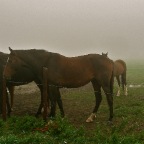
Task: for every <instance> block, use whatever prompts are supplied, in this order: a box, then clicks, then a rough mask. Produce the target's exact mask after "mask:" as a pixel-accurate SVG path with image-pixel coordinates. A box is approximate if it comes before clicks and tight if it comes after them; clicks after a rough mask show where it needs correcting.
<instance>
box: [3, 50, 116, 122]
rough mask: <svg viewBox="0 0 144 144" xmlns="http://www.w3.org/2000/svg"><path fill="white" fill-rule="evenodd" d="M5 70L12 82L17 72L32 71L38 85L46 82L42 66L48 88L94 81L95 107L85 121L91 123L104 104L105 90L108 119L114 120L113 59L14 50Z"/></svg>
mask: <svg viewBox="0 0 144 144" xmlns="http://www.w3.org/2000/svg"><path fill="white" fill-rule="evenodd" d="M9 50H10V54H9V58H8V60H7V64H6V66H5V69H4V77H5V78H6V79H10V78H11V77H12V76H13V75H15V73H16V72H17V70H18V69H22V68H25V69H30V70H31V71H32V73H34V75H35V76H36V77H37V79H38V80H39V82H41V83H42V80H43V76H42V74H43V67H47V68H48V71H47V81H48V85H54V86H56V87H60V88H61V87H66V88H78V87H81V86H84V85H86V84H87V83H89V82H91V83H92V85H93V89H94V94H95V97H96V103H95V107H94V109H93V111H92V113H91V114H90V116H89V117H88V119H87V120H86V122H92V121H93V120H94V119H95V118H96V113H97V111H98V108H99V106H100V103H101V101H102V95H101V88H102V89H103V90H104V92H105V94H106V97H107V102H108V106H109V119H108V121H110V122H111V121H112V118H113V70H114V63H113V61H112V60H110V59H108V58H106V57H103V56H101V55H99V54H87V55H82V56H77V57H66V56H64V55H61V54H59V53H53V52H48V51H46V50H43V49H28V50H12V49H11V48H9Z"/></svg>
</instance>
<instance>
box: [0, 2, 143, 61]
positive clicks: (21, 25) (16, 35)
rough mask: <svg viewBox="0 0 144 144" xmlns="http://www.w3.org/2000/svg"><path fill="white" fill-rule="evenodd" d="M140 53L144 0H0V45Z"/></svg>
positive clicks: (130, 56) (112, 54) (71, 52)
mask: <svg viewBox="0 0 144 144" xmlns="http://www.w3.org/2000/svg"><path fill="white" fill-rule="evenodd" d="M9 46H10V47H11V48H12V49H33V48H35V49H45V50H48V51H51V52H57V53H60V54H63V55H65V56H78V55H84V54H88V53H99V54H101V53H102V52H104V53H106V52H108V53H109V57H110V58H112V59H120V58H121V59H124V60H125V59H126V60H127V59H143V55H144V0H42V1H40V0H0V51H2V52H5V53H9V50H8V47H9Z"/></svg>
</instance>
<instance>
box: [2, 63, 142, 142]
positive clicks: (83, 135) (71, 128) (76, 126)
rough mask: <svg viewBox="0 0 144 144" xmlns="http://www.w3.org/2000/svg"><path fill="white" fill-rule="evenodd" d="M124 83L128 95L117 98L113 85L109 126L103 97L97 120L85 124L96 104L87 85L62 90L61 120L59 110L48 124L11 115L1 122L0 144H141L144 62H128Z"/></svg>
mask: <svg viewBox="0 0 144 144" xmlns="http://www.w3.org/2000/svg"><path fill="white" fill-rule="evenodd" d="M127 84H128V96H124V95H123V94H122V95H121V96H120V97H117V96H115V94H116V88H117V84H116V82H115V85H114V119H113V124H112V125H109V124H107V119H108V116H109V110H108V106H107V102H106V97H105V95H104V94H103V100H102V103H101V106H100V108H99V111H98V114H97V118H96V120H95V121H94V122H93V123H85V120H86V118H87V117H88V116H89V114H90V113H91V112H92V109H93V107H94V103H95V98H94V94H93V91H92V87H91V85H90V84H89V85H87V86H85V87H82V88H79V89H70V90H67V89H66V90H65V89H64V90H62V91H61V93H62V99H63V104H64V109H65V113H66V117H65V118H64V119H61V117H60V116H59V110H57V117H56V118H55V119H54V120H52V121H49V122H47V123H44V122H43V120H42V118H38V119H37V118H35V117H34V116H33V115H31V116H30V115H29V114H28V113H25V114H24V113H23V114H22V115H12V117H11V118H8V120H7V121H6V122H3V121H2V119H0V144H40V143H41V144H144V61H143V62H139V61H127ZM37 93H38V92H35V93H33V95H37ZM21 95H22V94H21ZM21 97H22V96H21ZM21 105H22V104H20V105H19V107H20V106H21ZM32 110H33V109H32ZM33 111H34V110H33Z"/></svg>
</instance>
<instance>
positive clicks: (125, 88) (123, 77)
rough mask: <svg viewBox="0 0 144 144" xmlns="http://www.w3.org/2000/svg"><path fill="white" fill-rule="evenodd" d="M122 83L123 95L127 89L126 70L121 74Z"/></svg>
mask: <svg viewBox="0 0 144 144" xmlns="http://www.w3.org/2000/svg"><path fill="white" fill-rule="evenodd" d="M122 85H123V90H124V95H125V96H127V95H128V90H127V86H126V85H127V84H126V71H125V72H124V73H123V74H122Z"/></svg>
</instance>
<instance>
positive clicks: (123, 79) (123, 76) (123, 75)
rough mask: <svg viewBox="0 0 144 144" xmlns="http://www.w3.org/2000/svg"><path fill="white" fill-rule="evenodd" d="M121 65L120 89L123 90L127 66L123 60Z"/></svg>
mask: <svg viewBox="0 0 144 144" xmlns="http://www.w3.org/2000/svg"><path fill="white" fill-rule="evenodd" d="M122 64H123V67H124V71H123V73H122V75H121V82H122V89H123V90H124V86H126V71H127V67H126V63H125V62H124V61H123V62H122Z"/></svg>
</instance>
